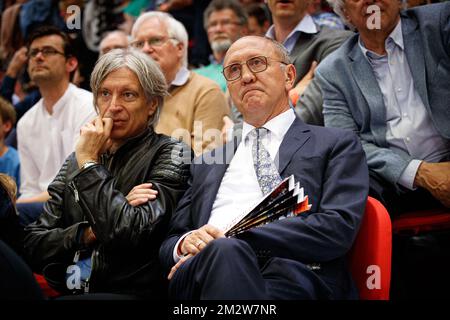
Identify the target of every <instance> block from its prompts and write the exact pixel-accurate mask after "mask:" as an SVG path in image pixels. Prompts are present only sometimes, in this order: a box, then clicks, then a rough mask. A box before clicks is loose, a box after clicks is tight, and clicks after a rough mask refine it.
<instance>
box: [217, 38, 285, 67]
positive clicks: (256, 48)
mask: <svg viewBox="0 0 450 320" xmlns="http://www.w3.org/2000/svg"><path fill="white" fill-rule="evenodd" d="M255 56H266V57H273V58H275V57H277V54H276V53H275V48H274V46H273V44H272V43H271V42H270V40H267V39H265V38H263V37H244V38H241V39H239V40H237V41H236V42H235V43H233V44H232V45H231V47H230V49H228V51H227V54H226V55H225V59H224V66H227V65H229V64H231V63H236V62H244V61H246V60H247V59H249V58H252V57H255Z"/></svg>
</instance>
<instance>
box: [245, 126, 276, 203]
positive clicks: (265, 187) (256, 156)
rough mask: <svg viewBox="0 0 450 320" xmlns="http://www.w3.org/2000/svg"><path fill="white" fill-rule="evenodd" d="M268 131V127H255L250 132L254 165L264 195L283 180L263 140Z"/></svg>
mask: <svg viewBox="0 0 450 320" xmlns="http://www.w3.org/2000/svg"><path fill="white" fill-rule="evenodd" d="M268 131H269V130H267V129H266V128H255V129H253V130H252V131H250V133H249V137H250V139H252V140H253V145H252V155H253V165H254V167H255V172H256V177H257V178H258V183H259V186H260V188H261V191H262V193H263V195H266V194H268V193H269V192H270V191H271V190H272V189H273V188H275V187H276V186H277V185H278V184H279V183H280V182H281V177H280V174H279V173H278V170H277V168H276V166H275V163H274V162H273V160H272V158H271V157H270V154H269V152H268V151H267V150H266V148H265V147H264V145H263V144H262V142H261V140H262V137H263V136H264V135H265V134H267V132H268Z"/></svg>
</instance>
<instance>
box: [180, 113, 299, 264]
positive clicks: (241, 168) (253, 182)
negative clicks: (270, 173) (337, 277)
mask: <svg viewBox="0 0 450 320" xmlns="http://www.w3.org/2000/svg"><path fill="white" fill-rule="evenodd" d="M294 120H295V113H294V111H293V110H292V109H291V108H289V110H287V111H285V112H283V113H282V114H280V115H278V116H276V117H275V118H273V119H271V120H270V121H268V122H267V123H265V124H264V126H263V127H264V128H266V129H268V133H267V135H264V137H263V138H262V144H263V145H264V147H265V148H266V150H267V151H268V152H269V154H270V157H271V158H272V160H274V161H275V157H276V155H277V153H278V150H279V149H280V145H281V142H282V141H283V139H284V136H285V134H286V132H287V131H288V129H289V127H290V126H291V125H292V123H293V122H294ZM254 128H255V127H253V126H252V125H250V124H248V123H246V122H245V121H244V123H243V127H242V141H241V143H240V144H239V146H238V148H237V150H236V153H235V154H234V157H233V159H232V160H231V162H230V165H229V166H228V168H227V170H226V172H225V175H224V176H223V179H222V181H221V183H220V187H219V190H218V191H217V196H216V199H215V201H214V204H213V206H212V212H211V216H210V217H209V220H208V224H211V225H213V226H215V227H216V228H218V229H220V230H222V231H225V227H226V226H227V225H229V224H230V222H231V221H233V219H235V218H236V217H237V216H239V215H240V214H241V213H242V212H243V211H247V210H249V209H250V208H251V207H252V206H253V205H255V204H256V203H257V202H258V201H260V200H261V199H262V198H263V194H262V191H261V188H260V186H259V183H258V179H257V178H256V173H255V168H254V166H253V155H252V144H253V142H252V141H250V139H249V137H248V134H249V133H250V131H252V130H253V129H254ZM275 165H276V166H277V167H278V164H277V163H275ZM188 234H189V233H186V234H185V235H183V237H181V238H180V239H179V240H178V242H177V244H176V245H175V248H174V252H173V257H174V261H178V260H179V259H180V257H179V256H178V254H177V249H178V245H179V243H180V242H181V240H182V239H184V237H185V236H187V235H188Z"/></svg>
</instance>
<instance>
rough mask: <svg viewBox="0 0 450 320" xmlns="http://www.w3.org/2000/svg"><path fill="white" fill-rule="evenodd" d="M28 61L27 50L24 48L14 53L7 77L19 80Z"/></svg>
mask: <svg viewBox="0 0 450 320" xmlns="http://www.w3.org/2000/svg"><path fill="white" fill-rule="evenodd" d="M27 61H28V57H27V48H26V47H22V48H20V49H19V50H17V51H16V53H14V55H13V57H12V59H11V62H10V63H9V65H8V69H7V70H6V75H7V76H9V77H11V78H14V79H15V78H17V75H18V74H19V72H20V70H22V68H23V67H24V66H25V64H26V63H27Z"/></svg>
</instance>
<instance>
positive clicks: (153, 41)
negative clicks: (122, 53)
mask: <svg viewBox="0 0 450 320" xmlns="http://www.w3.org/2000/svg"><path fill="white" fill-rule="evenodd" d="M169 40H177V39H175V38H173V37H168V38H166V37H164V38H159V37H155V38H148V39H146V40H136V41H133V42H132V43H131V46H132V47H133V48H136V49H142V48H144V46H145V43H147V45H148V46H149V47H152V48H155V47H161V46H162V45H163V44H164V43H166V42H167V41H169Z"/></svg>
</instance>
